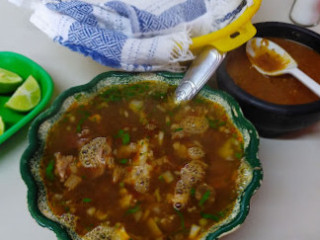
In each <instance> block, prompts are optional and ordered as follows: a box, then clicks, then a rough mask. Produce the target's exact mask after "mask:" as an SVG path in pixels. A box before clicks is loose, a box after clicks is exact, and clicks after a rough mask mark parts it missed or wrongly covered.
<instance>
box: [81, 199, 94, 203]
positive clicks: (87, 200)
mask: <svg viewBox="0 0 320 240" xmlns="http://www.w3.org/2000/svg"><path fill="white" fill-rule="evenodd" d="M91 201H92V199H91V198H83V199H82V202H84V203H89V202H91Z"/></svg>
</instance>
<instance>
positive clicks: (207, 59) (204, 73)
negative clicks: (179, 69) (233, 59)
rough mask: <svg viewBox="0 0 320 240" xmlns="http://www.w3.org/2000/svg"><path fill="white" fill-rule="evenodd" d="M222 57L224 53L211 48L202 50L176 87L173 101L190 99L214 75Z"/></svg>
mask: <svg viewBox="0 0 320 240" xmlns="http://www.w3.org/2000/svg"><path fill="white" fill-rule="evenodd" d="M224 57H225V53H221V52H219V51H218V50H216V49H215V48H213V47H211V46H208V47H206V48H205V49H203V50H202V52H201V53H200V55H199V56H198V57H197V58H196V59H195V60H194V61H193V62H192V64H191V66H190V67H189V69H188V71H187V72H186V74H185V76H184V78H183V79H182V80H181V82H180V84H179V86H178V87H177V89H176V92H175V101H176V102H177V103H179V102H181V101H187V100H190V99H192V98H193V97H194V96H195V95H196V94H197V93H198V92H199V91H200V90H201V88H202V87H203V85H205V84H206V82H207V81H208V80H209V79H210V77H211V76H212V75H213V74H214V72H215V71H216V70H217V68H218V67H219V66H220V64H221V62H222V61H223V59H224Z"/></svg>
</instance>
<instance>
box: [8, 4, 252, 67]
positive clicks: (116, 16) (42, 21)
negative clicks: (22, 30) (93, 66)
mask: <svg viewBox="0 0 320 240" xmlns="http://www.w3.org/2000/svg"><path fill="white" fill-rule="evenodd" d="M9 1H11V2H14V3H16V4H17V5H25V6H27V5H28V6H30V7H32V8H33V10H34V12H33V14H32V16H31V19H30V21H31V22H32V23H33V24H34V25H35V26H37V27H38V28H39V29H41V30H42V31H43V32H45V33H46V34H47V35H48V36H49V37H50V38H52V39H53V40H54V41H56V42H58V43H60V44H61V45H63V46H66V47H68V48H69V49H71V50H73V51H76V52H79V53H82V54H84V55H85V56H90V57H91V58H92V59H94V60H95V61H97V62H99V63H101V64H103V65H106V66H109V67H112V68H118V69H123V70H126V71H156V70H168V71H183V70H184V67H182V66H181V64H180V63H181V62H184V61H187V60H191V59H193V58H194V56H193V54H192V53H191V52H190V50H189V46H190V44H191V43H192V41H191V38H192V37H195V36H199V35H203V34H208V33H210V32H214V31H217V30H218V29H221V28H223V27H225V26H226V25H228V24H229V23H230V22H232V21H233V20H235V19H236V18H237V17H238V16H240V15H241V14H242V13H243V11H245V9H246V8H247V7H248V6H250V5H251V4H252V2H253V0H118V1H115V0H114V1H110V0H81V1H80V0H64V1H63V0H9Z"/></svg>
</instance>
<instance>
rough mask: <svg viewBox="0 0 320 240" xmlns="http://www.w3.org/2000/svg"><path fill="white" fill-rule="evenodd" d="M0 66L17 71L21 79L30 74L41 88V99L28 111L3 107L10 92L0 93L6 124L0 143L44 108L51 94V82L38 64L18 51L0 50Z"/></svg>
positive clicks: (1, 107) (1, 109)
mask: <svg viewBox="0 0 320 240" xmlns="http://www.w3.org/2000/svg"><path fill="white" fill-rule="evenodd" d="M0 68H4V69H7V70H9V71H12V72H15V73H17V74H18V75H20V76H21V77H22V78H23V80H25V79H26V78H27V77H28V76H29V75H32V76H33V77H34V78H35V79H36V80H37V81H38V83H39V85H40V88H41V101H40V102H39V104H38V105H37V106H36V107H35V108H33V109H32V110H31V111H29V112H17V111H13V110H11V109H9V108H7V107H5V106H4V105H5V103H6V102H7V101H8V99H9V98H10V97H11V95H12V94H0V116H1V117H2V119H3V121H4V122H5V126H6V127H5V132H4V133H3V134H2V135H1V136H0V144H2V143H3V142H4V141H6V140H7V139H8V138H10V137H11V136H12V135H13V134H14V133H16V132H17V131H18V130H19V129H21V128H22V127H23V126H25V125H26V124H27V123H28V122H29V121H31V120H32V119H33V118H34V117H35V116H36V115H38V114H39V113H40V112H41V111H42V110H43V109H44V107H45V106H46V105H47V103H48V102H49V100H50V98H51V96H52V93H53V82H52V79H51V77H50V75H49V74H48V73H47V72H46V71H45V70H44V69H43V68H42V67H41V66H40V65H38V64H37V63H35V62H34V61H32V60H31V59H29V58H27V57H25V56H23V55H21V54H18V53H14V52H0Z"/></svg>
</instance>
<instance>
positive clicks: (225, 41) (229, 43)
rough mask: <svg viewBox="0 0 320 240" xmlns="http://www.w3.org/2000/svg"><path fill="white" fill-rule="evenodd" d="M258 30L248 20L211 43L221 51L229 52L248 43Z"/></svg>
mask: <svg viewBox="0 0 320 240" xmlns="http://www.w3.org/2000/svg"><path fill="white" fill-rule="evenodd" d="M256 32H257V30H256V28H255V27H254V26H253V25H252V24H251V22H248V23H246V24H245V25H244V26H242V27H241V28H239V29H238V30H237V31H235V32H233V33H231V34H229V35H227V36H225V37H223V38H219V39H217V40H214V41H212V42H211V43H209V44H210V45H212V46H214V47H215V48H216V49H218V50H219V51H221V52H228V51H230V50H233V49H235V48H237V47H239V46H241V45H242V44H244V43H246V42H247V41H248V40H250V39H251V38H252V37H254V35H255V34H256Z"/></svg>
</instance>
